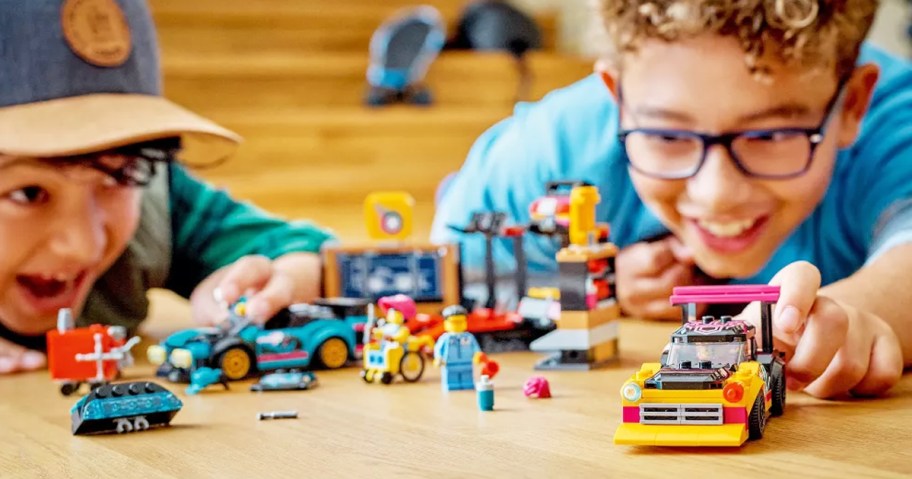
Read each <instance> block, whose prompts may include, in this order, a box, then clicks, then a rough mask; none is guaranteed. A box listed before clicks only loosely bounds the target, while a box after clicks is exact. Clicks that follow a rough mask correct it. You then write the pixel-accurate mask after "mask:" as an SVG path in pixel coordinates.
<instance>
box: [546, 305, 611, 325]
mask: <svg viewBox="0 0 912 479" xmlns="http://www.w3.org/2000/svg"><path fill="white" fill-rule="evenodd" d="M620 317H621V308H620V306H618V305H617V303H614V304H612V305H610V306H607V307H604V308H598V309H592V310H589V311H561V313H560V319H558V320H557V327H558V328H560V329H592V328H595V327H598V326H601V325H603V324H605V323H610V322H611V321H614V320H616V319H620Z"/></svg>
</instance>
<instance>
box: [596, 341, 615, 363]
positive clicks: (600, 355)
mask: <svg viewBox="0 0 912 479" xmlns="http://www.w3.org/2000/svg"><path fill="white" fill-rule="evenodd" d="M617 355H618V338H613V339H609V340H608V341H605V342H604V343H602V344H599V345H598V346H595V347H594V348H590V349H589V362H592V363H600V362H602V361H611V360H613V359H616V358H617Z"/></svg>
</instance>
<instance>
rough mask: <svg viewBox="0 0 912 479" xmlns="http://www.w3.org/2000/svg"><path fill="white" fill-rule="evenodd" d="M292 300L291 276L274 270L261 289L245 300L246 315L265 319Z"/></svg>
mask: <svg viewBox="0 0 912 479" xmlns="http://www.w3.org/2000/svg"><path fill="white" fill-rule="evenodd" d="M293 301H294V281H293V279H292V277H291V276H289V275H287V274H284V273H282V272H280V271H276V272H275V274H273V275H272V278H270V280H269V282H268V283H266V286H265V287H263V289H262V290H260V291H259V292H257V293H256V294H255V295H253V296H252V297H251V298H249V299H248V301H247V315H248V316H249V317H251V318H253V319H255V320H258V321H261V322H262V321H266V320H267V319H269V318H271V317H273V316H275V314H276V313H277V312H279V310H281V309H282V308H285V307H287V306H289V305H290V304H291V303H292V302H293Z"/></svg>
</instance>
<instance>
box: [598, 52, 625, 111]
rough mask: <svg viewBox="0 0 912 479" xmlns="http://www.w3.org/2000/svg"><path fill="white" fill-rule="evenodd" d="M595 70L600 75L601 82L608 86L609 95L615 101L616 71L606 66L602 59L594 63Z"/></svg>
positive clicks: (616, 93)
mask: <svg viewBox="0 0 912 479" xmlns="http://www.w3.org/2000/svg"><path fill="white" fill-rule="evenodd" d="M595 71H596V72H597V73H598V74H599V76H600V77H602V82H603V83H604V84H605V86H606V87H608V91H609V92H611V96H613V97H614V101H615V102H616V101H617V99H618V85H619V80H618V78H619V77H618V75H617V73H615V72H614V71H612V70H611V69H610V68H608V66H607V65H605V64H604V62H602V61H599V62H598V63H596V64H595Z"/></svg>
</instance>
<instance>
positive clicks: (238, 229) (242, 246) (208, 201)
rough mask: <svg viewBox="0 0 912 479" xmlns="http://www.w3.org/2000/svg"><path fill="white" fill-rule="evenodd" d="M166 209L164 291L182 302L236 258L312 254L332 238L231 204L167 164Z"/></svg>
mask: <svg viewBox="0 0 912 479" xmlns="http://www.w3.org/2000/svg"><path fill="white" fill-rule="evenodd" d="M169 174H170V190H171V197H170V207H171V229H172V235H173V239H172V243H173V254H172V260H171V271H170V274H169V278H168V281H167V282H166V287H167V288H168V289H170V290H172V291H174V292H175V293H177V294H180V295H181V296H183V297H189V296H190V293H192V292H193V289H194V288H195V287H196V285H198V284H199V283H200V282H202V281H203V280H204V279H205V278H206V277H208V276H209V275H210V274H212V273H213V272H215V271H216V270H217V269H219V268H221V267H223V266H225V265H228V264H230V263H232V262H234V261H236V260H237V259H239V258H241V257H242V256H246V255H252V254H260V255H264V256H267V257H269V258H277V257H279V256H282V255H284V254H286V253H290V252H295V251H305V252H313V253H317V252H319V251H320V247H321V246H322V245H323V243H324V242H326V241H328V240H330V239H333V235H332V234H331V233H330V232H329V231H328V230H326V229H322V228H320V227H318V226H316V225H315V224H313V223H312V222H309V221H285V220H283V219H280V218H277V217H275V216H273V215H270V214H269V213H267V212H265V211H263V210H261V209H259V208H257V207H255V206H254V205H252V204H250V203H247V202H240V201H237V200H235V199H233V198H232V197H231V196H230V195H228V193H227V192H225V191H223V190H219V189H215V188H213V187H211V186H209V185H207V184H205V183H204V182H202V181H200V180H198V179H196V178H194V177H193V176H191V175H190V174H189V173H188V172H187V171H186V170H185V169H184V167H182V166H180V165H178V164H172V165H171V166H170V169H169Z"/></svg>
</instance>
